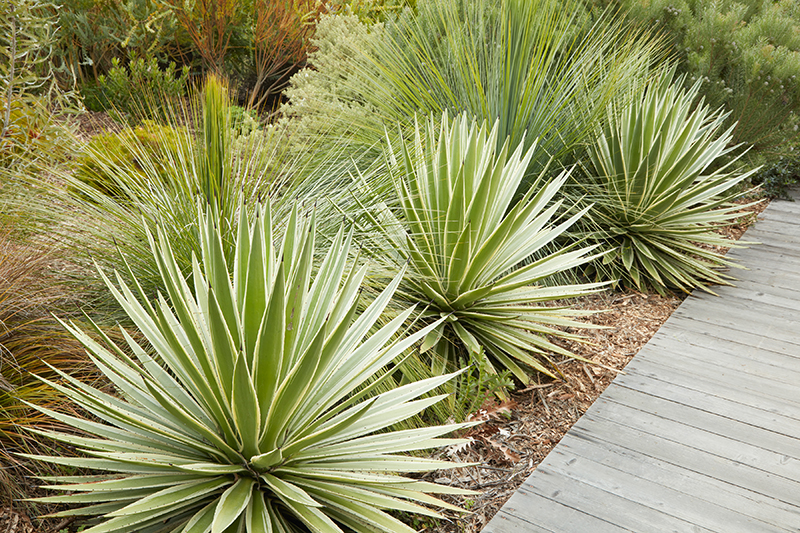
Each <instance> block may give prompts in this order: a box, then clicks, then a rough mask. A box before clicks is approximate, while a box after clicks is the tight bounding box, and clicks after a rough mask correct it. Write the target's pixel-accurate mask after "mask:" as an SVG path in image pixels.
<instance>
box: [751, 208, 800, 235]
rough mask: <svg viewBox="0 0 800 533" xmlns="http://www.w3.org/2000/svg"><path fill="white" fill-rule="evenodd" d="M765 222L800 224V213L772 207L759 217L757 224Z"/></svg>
mask: <svg viewBox="0 0 800 533" xmlns="http://www.w3.org/2000/svg"><path fill="white" fill-rule="evenodd" d="M773 205H774V204H773ZM765 222H780V223H781V224H786V225H793V226H800V215H798V213H796V212H792V211H781V210H779V208H770V210H769V211H768V212H765V213H764V214H762V215H761V216H759V217H758V220H757V221H756V225H759V224H763V223H765ZM795 231H796V230H795Z"/></svg>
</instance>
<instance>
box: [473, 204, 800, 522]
mask: <svg viewBox="0 0 800 533" xmlns="http://www.w3.org/2000/svg"><path fill="white" fill-rule="evenodd" d="M792 194H793V196H794V197H795V198H798V199H800V192H798V191H794V192H793V193H792ZM742 240H743V241H750V242H759V243H760V244H754V245H750V246H749V247H747V248H736V249H734V250H731V252H730V254H729V255H730V257H731V258H734V259H735V260H736V262H737V263H738V264H739V265H741V266H743V267H745V268H744V269H731V272H730V274H731V275H733V276H735V277H736V278H737V281H735V282H734V286H725V287H715V288H714V291H715V292H716V293H717V294H718V295H719V296H713V295H709V294H706V293H703V292H701V291H696V292H695V293H694V294H693V295H692V296H690V297H689V298H687V299H686V300H685V301H684V302H683V304H682V305H681V306H680V308H678V310H677V311H675V313H673V315H672V316H671V317H670V318H669V320H667V322H666V323H665V324H664V326H663V327H662V328H661V329H660V330H659V331H658V333H656V335H655V336H654V337H653V338H652V339H651V340H650V342H649V343H648V344H647V345H646V346H645V347H644V348H643V349H642V350H641V351H640V352H639V353H638V354H637V355H636V356H635V357H634V358H633V360H632V361H631V363H630V364H629V365H628V367H627V368H626V370H625V374H621V375H620V376H618V377H617V379H615V380H614V382H613V383H612V384H611V385H610V386H609V387H608V389H607V390H606V391H605V392H604V393H603V394H602V395H601V396H600V398H599V399H598V400H597V401H596V402H595V403H594V405H592V407H591V408H590V409H589V410H588V412H587V413H586V414H585V415H584V416H583V417H582V418H581V419H580V420H579V421H578V422H577V423H576V424H575V426H573V428H572V429H571V430H570V431H569V433H567V435H566V436H565V437H564V438H563V439H562V441H561V442H560V443H559V444H558V446H556V447H555V449H554V450H553V451H552V452H551V453H550V454H549V455H548V456H547V457H546V458H545V460H544V461H543V462H542V463H541V464H540V465H539V467H538V468H537V470H536V471H535V472H534V473H533V474H532V475H531V476H530V478H528V480H527V481H526V482H525V483H524V485H523V486H522V487H521V489H520V490H519V491H518V492H517V493H516V494H515V495H514V496H513V497H512V498H511V499H510V500H509V501H508V502H507V504H506V505H505V506H504V507H503V509H502V510H501V511H500V512H499V513H498V515H497V516H496V517H495V518H494V519H493V520H492V521H491V522H490V523H489V524H488V525H487V526H486V527H485V528H484V532H486V533H517V532H520V533H521V532H539V531H542V532H553V533H571V532H574V533H594V532H601V533H602V532H613V533H616V532H619V531H634V532H642V533H645V532H647V533H649V532H671V531H675V532H684V531H685V532H720V533H721V532H725V533H728V532H731V533H736V532H740V533H751V532H781V531H783V532H787V531H790V532H795V533H798V532H800V202H786V201H775V202H773V203H772V204H771V205H770V206H769V207H768V208H767V209H766V210H765V211H764V213H762V215H761V216H759V220H758V222H757V223H756V224H755V225H754V226H753V227H751V229H749V230H748V231H747V233H745V235H744V236H743V238H742Z"/></svg>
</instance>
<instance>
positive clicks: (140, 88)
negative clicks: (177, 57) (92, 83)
mask: <svg viewBox="0 0 800 533" xmlns="http://www.w3.org/2000/svg"><path fill="white" fill-rule="evenodd" d="M97 81H98V87H99V89H100V91H101V92H102V96H101V99H102V104H103V107H104V108H106V109H111V110H114V111H117V112H120V113H122V114H123V115H124V117H125V118H139V119H142V118H145V119H146V118H154V119H162V120H163V119H164V118H165V116H166V115H167V114H168V113H169V111H171V109H172V107H173V106H174V102H175V101H176V100H178V99H180V98H182V97H183V96H186V94H187V92H188V88H189V87H188V83H189V67H186V66H184V67H182V68H181V69H180V70H176V67H175V63H169V65H167V68H166V69H164V70H162V69H161V67H160V65H159V64H158V60H157V59H156V58H155V57H153V56H151V57H148V58H142V57H131V58H130V60H129V62H128V65H127V67H125V66H123V65H122V64H121V63H120V61H119V59H118V58H116V57H115V58H113V59H112V60H111V69H110V70H109V71H108V75H100V76H99V77H98V79H97Z"/></svg>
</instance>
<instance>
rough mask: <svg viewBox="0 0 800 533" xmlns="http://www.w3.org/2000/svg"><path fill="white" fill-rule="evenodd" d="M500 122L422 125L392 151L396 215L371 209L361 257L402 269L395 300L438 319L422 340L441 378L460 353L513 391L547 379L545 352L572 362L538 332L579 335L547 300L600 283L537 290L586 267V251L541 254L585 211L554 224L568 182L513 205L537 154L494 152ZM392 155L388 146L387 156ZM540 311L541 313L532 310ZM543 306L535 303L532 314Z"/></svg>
mask: <svg viewBox="0 0 800 533" xmlns="http://www.w3.org/2000/svg"><path fill="white" fill-rule="evenodd" d="M499 132H500V128H499V126H498V124H495V125H494V127H493V128H492V129H491V131H489V129H488V128H487V126H486V124H485V123H484V124H483V125H482V126H478V125H477V124H476V122H475V121H474V120H472V119H470V118H469V117H468V116H467V115H461V116H460V117H458V118H457V119H455V120H453V121H452V123H451V122H450V119H449V118H448V116H447V114H445V115H444V116H443V118H442V125H441V129H439V128H438V127H437V126H436V121H435V120H433V119H431V120H430V121H429V122H428V126H427V128H425V129H424V130H423V129H421V128H420V127H419V126H417V127H416V137H415V139H414V140H413V141H412V142H408V143H403V145H402V146H401V147H400V150H399V152H398V154H397V155H396V157H395V155H394V154H391V160H390V163H389V168H390V172H391V178H392V180H393V183H394V188H395V192H396V194H397V196H398V198H399V204H400V206H399V208H397V209H390V208H389V207H387V206H386V204H383V205H380V204H379V205H378V207H377V208H376V212H375V213H374V214H372V215H369V218H370V219H371V223H372V224H373V225H374V228H375V233H376V235H379V236H380V238H375V239H374V240H373V241H372V242H370V243H369V244H368V245H367V246H366V249H367V250H370V252H369V253H371V254H374V255H375V256H376V258H377V259H380V258H384V259H383V261H385V262H387V263H389V267H390V268H393V269H395V270H396V269H400V268H401V265H403V264H405V263H406V262H407V263H408V271H407V273H406V275H405V276H404V277H403V281H402V283H401V285H400V289H399V290H398V292H397V296H396V299H397V300H399V301H400V302H402V303H401V304H400V305H401V306H403V305H407V303H408V302H424V303H425V304H427V306H428V307H427V310H426V313H425V316H427V317H429V319H430V320H432V319H433V317H439V316H440V315H441V316H447V320H446V321H445V322H442V323H441V324H439V325H438V326H437V327H436V328H435V329H434V330H433V331H432V332H431V333H430V334H429V335H428V336H427V338H426V339H425V342H424V345H423V351H424V349H430V348H434V350H433V353H434V354H435V355H434V356H433V366H434V368H435V369H437V370H438V371H439V372H442V371H444V369H445V368H447V367H448V366H452V365H453V364H454V362H456V361H457V360H458V357H457V353H458V351H459V350H469V351H471V352H474V353H475V354H481V353H482V349H484V350H485V355H483V357H484V358H487V359H490V360H491V365H492V366H491V367H492V368H498V366H497V365H499V368H507V369H509V370H511V371H512V372H513V373H514V375H515V376H517V378H519V379H520V380H521V381H522V382H523V383H527V382H528V380H529V376H528V371H530V370H531V369H535V370H538V371H541V372H544V373H547V374H552V371H553V366H552V361H551V360H550V355H551V354H560V355H564V356H571V355H572V354H571V353H570V352H569V351H567V350H565V349H563V348H561V347H560V346H558V345H557V344H555V343H553V342H552V341H550V340H549V339H548V338H547V335H554V336H558V337H562V338H571V339H576V338H578V337H577V335H575V334H571V333H567V332H565V331H564V330H560V329H558V327H580V325H579V324H578V323H576V322H574V321H573V320H571V319H570V318H569V317H570V316H575V315H577V314H579V313H577V312H575V311H573V310H571V309H567V308H564V307H560V306H552V307H551V306H549V305H547V303H548V302H552V301H554V300H559V299H566V298H571V297H575V296H579V295H583V294H587V293H589V292H592V291H595V290H597V289H598V288H599V287H600V285H599V284H584V285H569V286H566V285H564V286H559V285H555V286H548V287H544V286H541V282H542V280H543V279H545V278H547V277H548V276H551V275H553V274H556V273H558V272H561V271H564V270H567V269H571V268H575V267H577V266H578V265H581V264H583V263H585V262H586V261H588V260H590V256H589V254H590V253H591V249H592V248H591V247H588V248H580V249H567V248H562V249H560V250H559V251H557V252H555V253H552V254H546V253H543V254H542V257H541V258H539V259H536V260H535V261H532V262H530V263H528V264H525V261H526V260H528V259H530V258H531V257H532V256H534V255H535V254H537V253H541V252H543V250H545V247H547V246H548V245H549V244H551V243H552V242H553V241H554V240H555V239H556V238H557V237H558V236H559V235H561V234H562V233H563V232H564V231H565V230H567V228H569V227H570V226H571V225H572V224H573V223H574V222H575V221H576V220H578V219H579V218H580V217H581V216H582V215H583V214H584V212H585V210H584V211H582V212H579V213H577V214H575V215H574V216H572V217H571V218H569V219H568V220H563V221H561V222H560V223H557V224H556V223H554V220H553V219H554V214H555V213H556V212H557V211H558V209H559V207H560V204H561V200H556V195H557V194H558V192H559V190H560V188H561V186H562V185H563V183H564V181H565V180H566V179H567V176H568V173H567V172H564V173H562V174H561V175H560V176H558V177H557V178H556V179H554V180H553V181H551V182H550V183H544V180H540V181H538V182H536V183H535V184H534V186H533V187H531V188H530V190H529V191H528V192H527V193H526V194H525V195H524V196H523V197H522V198H521V199H520V200H519V202H518V203H516V204H515V203H514V197H515V193H516V191H517V188H518V186H519V184H520V182H521V181H522V179H523V177H524V176H525V173H526V169H527V168H528V165H529V163H530V161H531V159H532V158H533V157H535V156H536V154H537V150H538V148H537V147H536V145H535V144H534V145H533V146H532V147H531V148H530V149H528V150H524V149H523V145H522V144H519V145H518V147H517V149H516V150H515V151H514V153H513V154H511V155H509V154H508V150H509V143H510V141H508V140H507V141H506V143H505V144H503V147H502V149H501V150H500V151H499V152H498V151H497V148H496V146H497V144H498V143H497V136H498V135H499ZM390 151H391V149H390ZM537 304H539V305H537ZM542 304H544V305H542Z"/></svg>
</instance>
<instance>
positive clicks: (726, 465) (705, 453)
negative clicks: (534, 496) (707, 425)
mask: <svg viewBox="0 0 800 533" xmlns="http://www.w3.org/2000/svg"><path fill="white" fill-rule="evenodd" d="M595 403H596V402H595ZM569 435H572V436H575V437H578V438H583V439H587V440H590V441H592V442H594V443H596V444H597V445H598V446H602V447H607V446H609V445H613V446H617V447H622V448H627V449H632V450H635V451H638V452H639V453H642V454H645V455H648V456H650V457H654V458H656V459H659V460H661V461H664V462H666V463H670V464H673V465H675V466H679V467H681V468H685V469H687V470H691V471H693V472H697V473H700V474H703V475H705V476H708V477H711V478H714V479H718V480H719V481H720V482H723V483H725V484H727V485H731V486H735V487H739V488H741V489H745V490H748V491H750V492H754V493H757V494H760V495H762V496H764V497H765V498H768V499H770V500H773V502H774V505H775V506H777V507H781V508H784V509H790V510H797V512H800V496H798V495H800V481H798V480H797V479H791V478H789V477H786V476H782V475H779V474H773V473H771V472H769V471H765V470H763V469H760V468H757V467H756V465H755V464H751V463H749V462H747V461H746V460H745V459H744V457H735V458H731V457H729V456H728V454H720V453H718V450H717V449H715V448H706V447H705V446H703V443H702V442H699V441H693V440H690V439H685V438H683V437H681V436H678V438H677V439H676V438H675V436H674V435H672V434H671V433H665V434H654V433H653V431H652V428H650V427H646V428H644V429H642V428H641V427H636V424H631V423H628V419H617V418H609V417H607V416H603V415H598V414H595V412H593V411H592V409H590V410H589V412H587V413H586V414H585V415H583V417H581V419H580V420H579V421H578V423H576V424H575V426H573V428H572V429H571V430H570V432H569ZM545 460H546V459H545ZM533 476H536V472H534V474H533ZM530 482H531V483H536V482H537V481H536V478H535V477H531V479H530Z"/></svg>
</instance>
